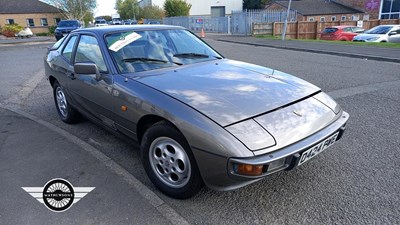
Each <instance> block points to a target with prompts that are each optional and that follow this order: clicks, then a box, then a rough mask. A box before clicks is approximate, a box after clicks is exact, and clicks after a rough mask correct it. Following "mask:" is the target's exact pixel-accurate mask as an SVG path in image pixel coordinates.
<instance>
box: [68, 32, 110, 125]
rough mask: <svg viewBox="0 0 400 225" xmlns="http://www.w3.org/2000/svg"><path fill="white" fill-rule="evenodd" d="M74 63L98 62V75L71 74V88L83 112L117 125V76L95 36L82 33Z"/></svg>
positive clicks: (69, 86)
mask: <svg viewBox="0 0 400 225" xmlns="http://www.w3.org/2000/svg"><path fill="white" fill-rule="evenodd" d="M73 60H74V63H88V62H89V63H95V64H96V66H97V67H98V69H99V72H100V77H98V78H96V74H76V73H74V72H73V71H72V73H73V74H71V75H70V78H71V79H69V83H68V88H69V90H70V92H71V95H72V97H73V99H74V100H75V101H76V103H77V104H78V106H79V107H80V109H81V111H84V113H85V114H87V116H90V117H94V118H92V119H97V120H98V121H100V122H102V123H104V124H106V125H108V126H110V127H113V126H114V123H113V103H112V102H113V96H112V91H113V76H112V74H111V73H110V72H109V69H108V68H107V65H106V62H105V60H104V56H103V53H102V51H101V49H100V47H99V43H98V40H97V38H96V37H95V36H92V35H89V34H81V35H80V37H79V40H78V43H77V45H76V50H75V55H74V57H73Z"/></svg>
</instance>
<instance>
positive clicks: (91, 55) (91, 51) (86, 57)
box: [75, 35, 107, 72]
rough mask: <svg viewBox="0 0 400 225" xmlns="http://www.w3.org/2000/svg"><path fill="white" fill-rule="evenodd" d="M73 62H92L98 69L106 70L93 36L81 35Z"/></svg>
mask: <svg viewBox="0 0 400 225" xmlns="http://www.w3.org/2000/svg"><path fill="white" fill-rule="evenodd" d="M75 62H76V63H77V62H93V63H95V64H96V65H97V67H98V68H99V71H101V72H106V71H107V66H106V63H105V61H104V58H103V55H102V54H101V51H100V47H99V43H98V42H97V39H96V38H95V37H93V36H89V35H82V36H81V38H80V40H79V44H78V47H77V48H76V55H75Z"/></svg>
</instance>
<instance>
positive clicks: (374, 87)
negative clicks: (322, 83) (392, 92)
mask: <svg viewBox="0 0 400 225" xmlns="http://www.w3.org/2000/svg"><path fill="white" fill-rule="evenodd" d="M392 86H400V80H395V81H385V82H381V83H374V84H367V85H362V86H356V87H351V88H343V89H339V90H335V91H330V92H327V94H328V95H329V96H331V97H332V98H334V99H339V98H345V97H350V96H353V95H358V94H365V93H369V92H374V91H378V90H381V89H386V88H388V87H392Z"/></svg>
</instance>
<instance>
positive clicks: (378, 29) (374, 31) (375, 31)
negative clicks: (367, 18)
mask: <svg viewBox="0 0 400 225" xmlns="http://www.w3.org/2000/svg"><path fill="white" fill-rule="evenodd" d="M390 29H392V27H390V26H378V27H374V28H372V29H370V30H367V31H365V32H364V33H366V34H386V33H388V32H389V31H390Z"/></svg>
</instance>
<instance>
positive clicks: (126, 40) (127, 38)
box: [108, 32, 142, 52]
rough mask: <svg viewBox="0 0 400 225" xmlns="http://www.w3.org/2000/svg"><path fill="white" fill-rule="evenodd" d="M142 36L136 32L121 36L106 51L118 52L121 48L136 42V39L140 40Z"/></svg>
mask: <svg viewBox="0 0 400 225" xmlns="http://www.w3.org/2000/svg"><path fill="white" fill-rule="evenodd" d="M141 37H142V36H141V35H140V34H138V33H136V32H132V33H130V34H128V35H121V37H120V38H119V40H117V41H116V42H114V43H113V44H112V45H111V46H110V47H109V48H108V49H110V50H111V51H114V52H118V51H119V50H120V49H121V48H123V47H125V46H127V45H129V44H130V43H132V42H134V41H136V40H137V39H139V38H141Z"/></svg>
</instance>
